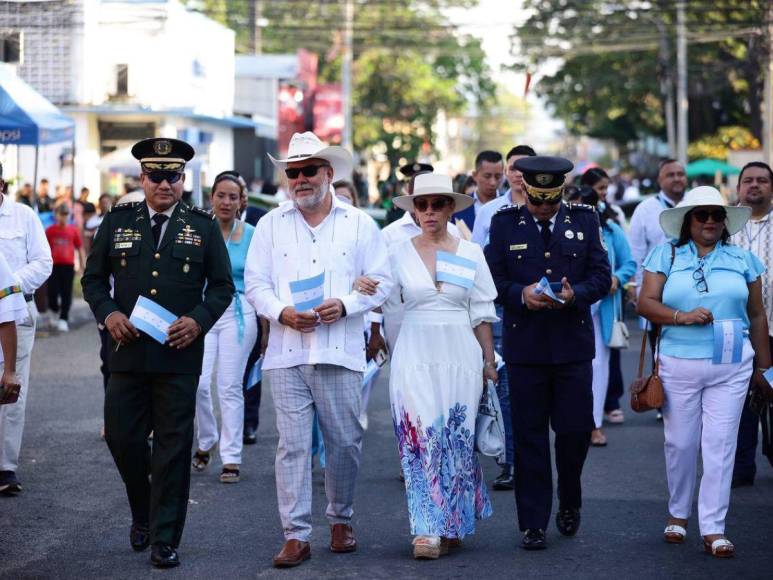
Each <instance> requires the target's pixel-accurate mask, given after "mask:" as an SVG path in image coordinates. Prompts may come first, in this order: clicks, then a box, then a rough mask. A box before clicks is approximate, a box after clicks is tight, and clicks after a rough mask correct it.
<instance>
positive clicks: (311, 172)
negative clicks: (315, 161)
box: [285, 165, 330, 179]
mask: <svg viewBox="0 0 773 580" xmlns="http://www.w3.org/2000/svg"><path fill="white" fill-rule="evenodd" d="M321 167H330V166H329V165H304V166H303V167H288V168H286V169H285V175H286V176H287V177H289V178H290V179H298V176H299V175H300V174H301V173H303V176H304V177H314V176H315V175H316V174H317V171H319V170H320V168H321Z"/></svg>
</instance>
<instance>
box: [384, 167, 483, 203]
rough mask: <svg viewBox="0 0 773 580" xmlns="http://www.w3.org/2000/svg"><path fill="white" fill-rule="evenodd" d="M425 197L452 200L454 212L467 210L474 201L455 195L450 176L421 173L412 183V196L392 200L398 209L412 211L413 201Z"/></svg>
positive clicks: (466, 196)
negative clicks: (439, 197) (448, 198)
mask: <svg viewBox="0 0 773 580" xmlns="http://www.w3.org/2000/svg"><path fill="white" fill-rule="evenodd" d="M425 195H442V196H444V197H450V198H451V199H453V200H454V204H455V205H454V211H455V212H457V211H462V210H463V209H467V208H468V207H470V206H471V205H472V204H473V203H475V200H474V199H472V196H470V195H464V194H463V193H456V192H455V191H454V188H453V186H452V185H451V176H450V175H443V174H441V173H422V174H421V175H417V176H416V179H415V180H414V181H413V195H401V196H399V197H396V198H394V200H392V203H394V204H395V205H396V206H397V207H399V208H400V209H404V210H407V211H413V200H414V199H415V198H417V197H423V196H425Z"/></svg>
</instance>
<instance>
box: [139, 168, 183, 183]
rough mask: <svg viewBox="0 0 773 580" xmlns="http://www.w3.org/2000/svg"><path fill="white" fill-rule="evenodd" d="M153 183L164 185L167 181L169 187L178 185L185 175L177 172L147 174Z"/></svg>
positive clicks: (152, 172)
mask: <svg viewBox="0 0 773 580" xmlns="http://www.w3.org/2000/svg"><path fill="white" fill-rule="evenodd" d="M145 175H147V176H148V179H150V180H151V181H152V182H153V183H162V182H163V181H166V182H167V183H168V184H169V185H172V184H174V183H177V182H178V181H180V179H182V176H183V174H182V173H178V172H177V171H148V172H147V173H145Z"/></svg>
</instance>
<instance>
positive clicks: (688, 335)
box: [643, 241, 765, 359]
mask: <svg viewBox="0 0 773 580" xmlns="http://www.w3.org/2000/svg"><path fill="white" fill-rule="evenodd" d="M670 245H671V244H670V242H666V243H663V244H660V245H658V246H655V247H654V248H652V251H651V252H650V254H649V256H647V258H646V259H645V260H644V264H643V267H644V269H645V270H646V271H647V272H656V273H657V272H660V273H662V274H665V275H666V276H668V279H667V280H666V284H665V286H664V287H663V304H665V305H666V306H669V307H671V308H676V309H677V310H680V311H681V312H689V311H690V310H694V309H695V308H698V307H699V306H702V307H703V308H707V309H709V310H711V313H712V314H713V315H714V319H715V320H724V319H729V318H739V319H741V320H742V321H743V330H744V332H745V333H748V331H749V315H748V313H747V303H748V300H749V287H748V286H747V284H750V283H752V282H754V281H755V280H757V278H759V277H760V275H761V274H762V273H763V272H764V271H765V266H764V265H763V264H762V262H761V261H760V260H759V258H757V256H755V255H754V254H752V253H751V252H749V251H748V250H745V249H743V248H739V247H738V246H733V245H727V244H723V243H722V242H719V243H717V245H716V247H715V248H714V249H713V250H712V251H711V252H709V253H708V254H706V255H705V256H704V257H703V273H704V276H705V278H706V284H707V285H708V292H698V288H697V286H698V282H697V281H696V280H695V279H694V278H693V273H694V272H695V271H696V270H697V269H698V267H699V265H700V261H701V259H700V258H699V257H698V251H697V248H696V247H695V244H693V242H692V241H690V242H688V243H687V244H685V245H684V246H681V247H678V248H676V253H675V256H674V265H673V266H670V264H671V247H670ZM669 269H670V273H669ZM660 352H661V353H662V354H665V355H668V356H675V357H679V358H689V359H696V358H711V357H712V354H713V352H714V331H713V328H712V325H711V324H707V325H703V326H699V325H691V326H673V325H664V326H663V331H662V334H661V337H660Z"/></svg>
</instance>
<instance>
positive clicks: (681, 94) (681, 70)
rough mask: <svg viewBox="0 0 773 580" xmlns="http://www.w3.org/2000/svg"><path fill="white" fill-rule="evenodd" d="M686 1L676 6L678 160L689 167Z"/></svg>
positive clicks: (683, 0)
mask: <svg viewBox="0 0 773 580" xmlns="http://www.w3.org/2000/svg"><path fill="white" fill-rule="evenodd" d="M685 20H686V18H685V0H679V2H678V3H677V5H676V67H677V79H676V106H677V117H676V131H677V135H676V143H677V145H676V158H677V161H679V163H681V164H682V165H687V138H688V136H687V112H688V106H689V103H688V100H687V30H686V25H685Z"/></svg>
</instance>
